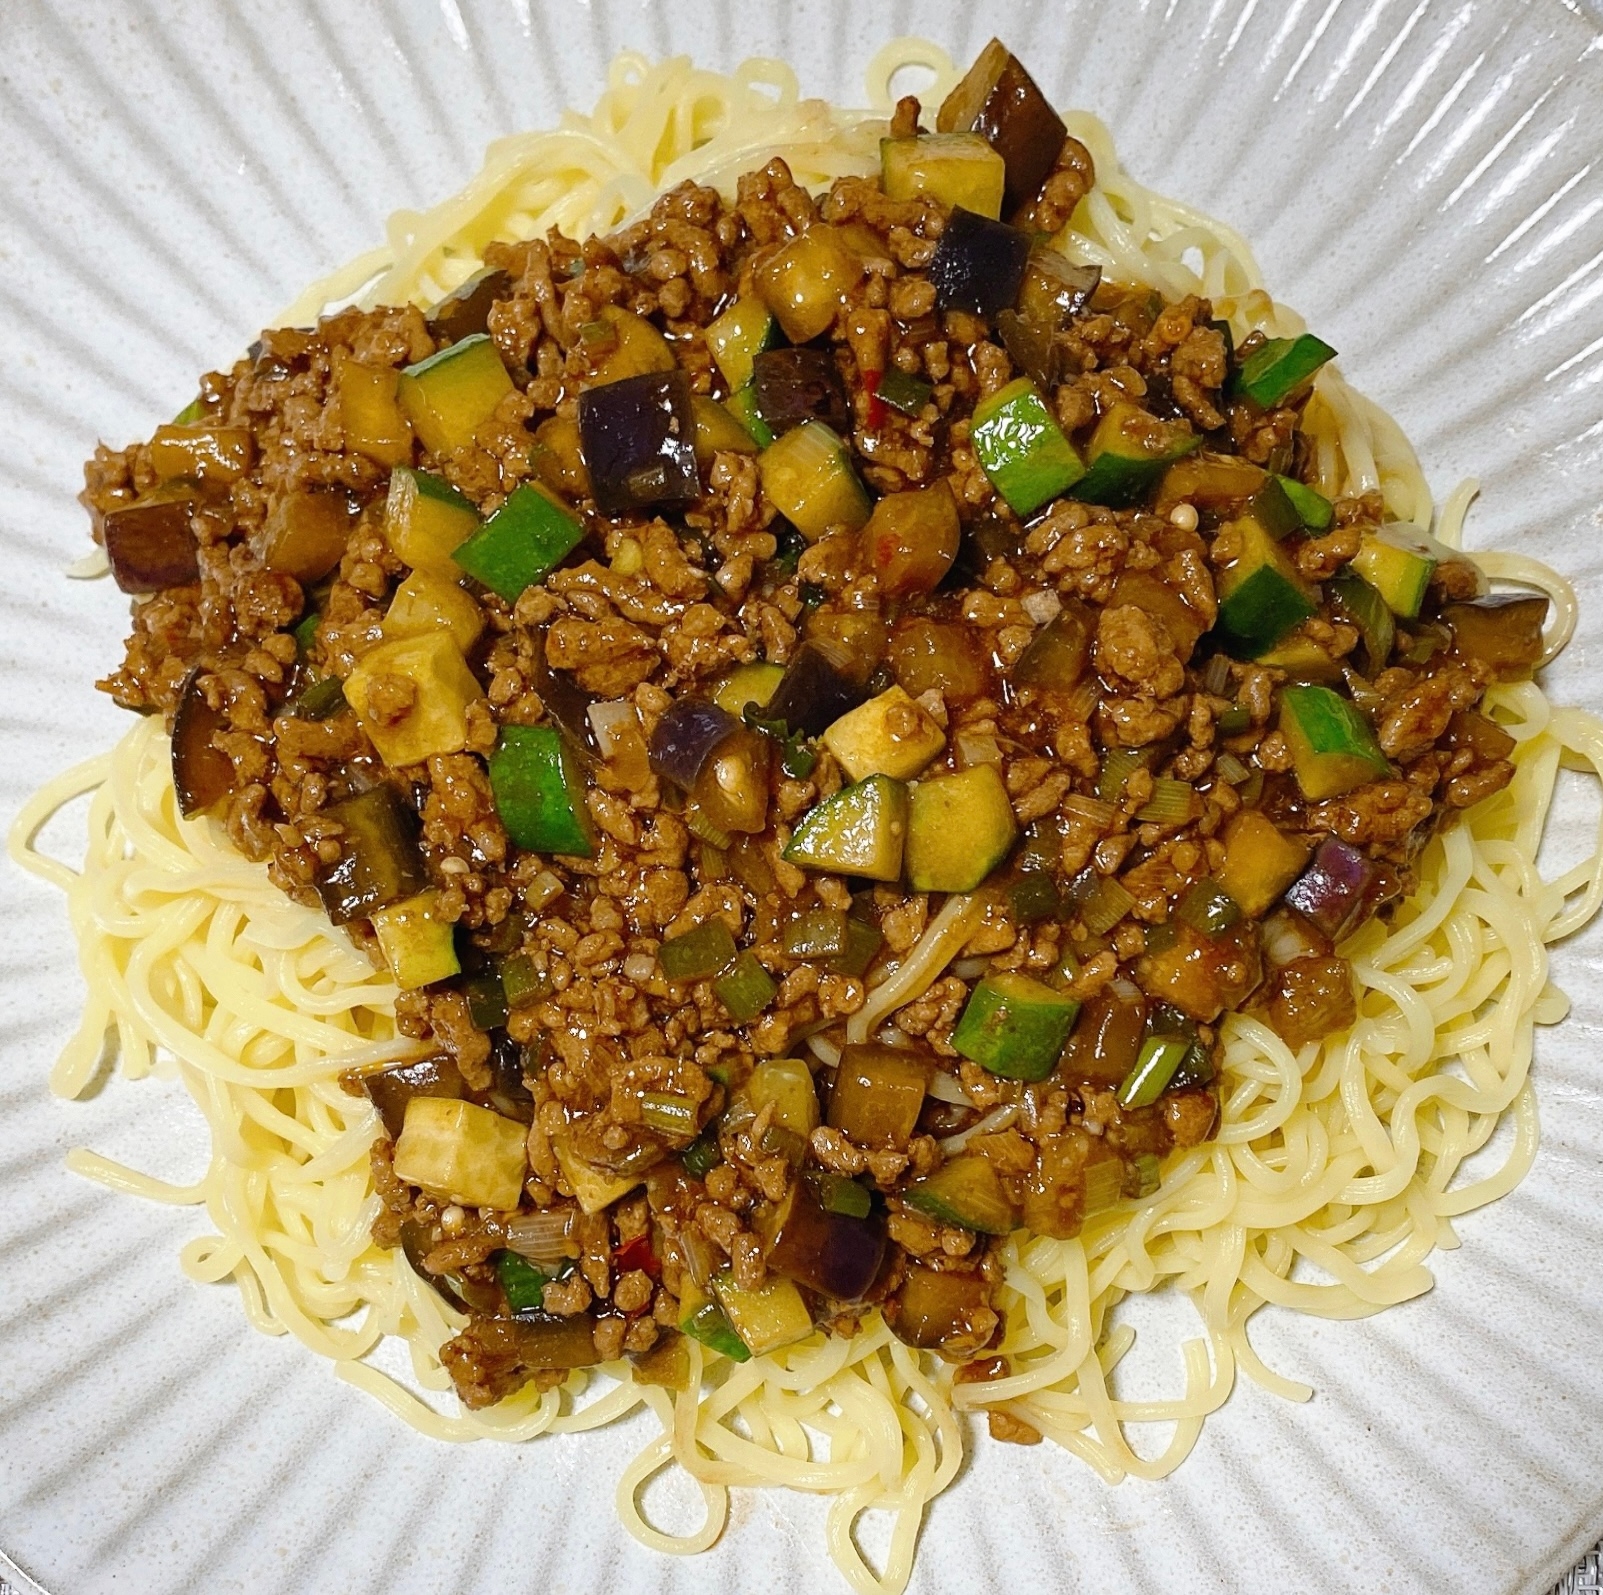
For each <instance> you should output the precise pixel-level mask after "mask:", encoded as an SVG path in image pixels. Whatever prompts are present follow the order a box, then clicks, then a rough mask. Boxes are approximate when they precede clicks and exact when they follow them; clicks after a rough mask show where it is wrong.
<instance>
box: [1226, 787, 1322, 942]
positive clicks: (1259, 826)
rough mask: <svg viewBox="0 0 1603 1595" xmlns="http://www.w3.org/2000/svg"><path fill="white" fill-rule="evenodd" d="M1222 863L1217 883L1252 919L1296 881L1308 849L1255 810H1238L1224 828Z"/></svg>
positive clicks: (1306, 857) (1263, 911) (1264, 910)
mask: <svg viewBox="0 0 1603 1595" xmlns="http://www.w3.org/2000/svg"><path fill="white" fill-rule="evenodd" d="M1224 844H1225V861H1224V867H1223V868H1222V869H1221V870H1220V871H1219V884H1220V886H1221V887H1223V888H1224V890H1225V891H1226V892H1228V893H1229V894H1230V898H1231V900H1232V901H1233V902H1235V903H1237V904H1239V905H1240V907H1241V911H1242V912H1243V913H1245V914H1251V915H1252V916H1253V917H1254V918H1257V917H1258V916H1259V915H1261V914H1264V913H1266V912H1267V911H1268V909H1269V906H1270V904H1272V903H1273V902H1274V900H1275V899H1276V898H1277V897H1279V896H1280V894H1281V893H1282V892H1283V891H1285V889H1286V888H1287V887H1288V886H1289V885H1290V884H1291V883H1292V882H1293V881H1294V880H1296V878H1297V876H1298V874H1299V873H1300V871H1301V870H1302V867H1303V865H1304V864H1306V863H1307V862H1308V848H1307V846H1306V845H1305V844H1304V843H1303V842H1301V841H1300V840H1299V839H1298V838H1297V837H1295V836H1287V835H1286V833H1285V832H1284V831H1282V830H1281V829H1280V827H1279V826H1277V825H1276V824H1275V823H1274V821H1272V820H1270V819H1269V818H1268V817H1267V816H1265V815H1264V814H1261V813H1260V812H1259V811H1258V810H1257V809H1242V810H1240V812H1238V813H1237V814H1236V815H1235V816H1234V817H1233V818H1232V819H1231V821H1230V823H1229V825H1227V826H1226V827H1225V833H1224Z"/></svg>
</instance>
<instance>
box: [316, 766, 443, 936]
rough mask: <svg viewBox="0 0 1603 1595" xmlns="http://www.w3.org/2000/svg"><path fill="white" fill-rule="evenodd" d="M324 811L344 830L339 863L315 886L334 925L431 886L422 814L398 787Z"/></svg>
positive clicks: (324, 872)
mask: <svg viewBox="0 0 1603 1595" xmlns="http://www.w3.org/2000/svg"><path fill="white" fill-rule="evenodd" d="M323 812H324V814H325V815H326V816H327V817H328V818H329V819H331V820H338V821H339V823H340V825H341V826H342V827H343V831H342V834H341V836H340V856H339V858H337V859H336V860H335V861H334V862H333V863H332V864H327V865H324V866H323V867H322V868H321V869H320V870H318V872H317V875H316V878H315V879H314V880H313V882H312V885H313V887H314V888H315V889H316V891H317V895H318V896H319V897H320V898H321V899H322V902H323V911H324V912H325V913H326V914H327V915H328V917H329V919H330V920H332V921H333V923H334V924H336V925H348V924H349V923H350V922H351V921H352V920H353V919H365V918H367V916H368V915H370V914H371V913H372V912H373V910H374V909H375V908H383V907H384V906H385V905H386V904H388V903H394V902H398V901H399V900H400V899H401V898H403V897H411V896H413V895H414V894H415V893H417V892H421V891H422V890H423V888H424V887H425V886H427V885H428V883H429V877H428V871H427V870H426V869H425V867H424V864H423V855H422V853H421V852H420V851H419V850H418V845H417V836H418V820H417V815H416V814H415V813H414V812H413V811H412V810H410V809H409V808H407V806H406V805H405V804H404V803H403V802H402V801H401V798H400V794H399V793H397V792H396V790H395V788H394V787H392V786H387V785H386V786H376V787H372V788H370V789H369V790H368V791H366V792H359V793H357V794H356V795H355V796H354V797H349V798H346V799H345V801H344V802H342V803H335V804H332V805H331V806H330V807H329V808H327V809H325V810H324V811H323Z"/></svg>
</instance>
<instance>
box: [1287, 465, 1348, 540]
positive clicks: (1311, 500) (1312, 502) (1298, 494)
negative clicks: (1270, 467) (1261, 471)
mask: <svg viewBox="0 0 1603 1595" xmlns="http://www.w3.org/2000/svg"><path fill="white" fill-rule="evenodd" d="M1275 481H1277V482H1278V483H1279V484H1280V490H1281V492H1283V493H1284V494H1285V495H1286V497H1287V498H1288V499H1289V500H1290V501H1291V507H1292V508H1293V509H1294V510H1295V511H1296V512H1297V517H1298V519H1299V520H1301V522H1302V523H1303V525H1304V526H1306V527H1307V528H1308V530H1309V531H1311V532H1322V531H1324V530H1325V528H1326V527H1327V526H1329V525H1330V523H1331V521H1332V520H1333V519H1334V517H1335V514H1336V506H1335V505H1334V504H1332V503H1331V502H1330V500H1329V499H1328V498H1326V497H1325V495H1324V494H1323V493H1316V492H1315V491H1314V489H1313V488H1311V487H1307V486H1305V485H1304V484H1303V483H1301V482H1299V481H1298V480H1297V479H1296V477H1294V476H1277V477H1276V478H1275Z"/></svg>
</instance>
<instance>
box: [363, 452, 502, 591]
mask: <svg viewBox="0 0 1603 1595" xmlns="http://www.w3.org/2000/svg"><path fill="white" fill-rule="evenodd" d="M478 524H479V512H478V511H477V510H476V509H474V507H473V506H472V504H470V503H469V502H468V501H467V499H465V498H464V497H463V496H462V495H461V494H460V493H458V492H457V490H456V489H455V488H454V487H452V486H451V484H450V483H449V482H447V481H444V480H443V479H442V478H440V477H438V476H431V475H430V474H429V473H428V472H427V471H413V470H408V469H407V468H406V467H405V466H400V467H397V468H396V469H395V470H394V471H392V472H391V473H390V492H389V497H388V498H387V499H386V500H385V503H384V539H385V541H386V542H387V543H388V544H389V545H390V549H391V551H392V552H393V553H394V555H395V557H396V558H397V559H398V560H400V561H401V563H402V564H403V565H410V566H411V567H412V568H413V569H414V570H438V571H444V572H445V573H446V574H447V575H450V576H455V575H456V566H455V565H453V564H452V563H451V555H452V554H454V553H455V552H456V549H457V546H458V544H460V543H461V542H462V541H463V540H464V539H465V538H467V537H470V536H471V535H472V533H473V530H474V528H475V527H476V526H477V525H478Z"/></svg>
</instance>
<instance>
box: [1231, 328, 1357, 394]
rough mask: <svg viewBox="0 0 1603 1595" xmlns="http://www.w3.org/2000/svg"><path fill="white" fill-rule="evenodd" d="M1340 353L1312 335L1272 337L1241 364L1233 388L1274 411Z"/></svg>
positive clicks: (1308, 333) (1309, 333)
mask: <svg viewBox="0 0 1603 1595" xmlns="http://www.w3.org/2000/svg"><path fill="white" fill-rule="evenodd" d="M1335 358H1336V351H1335V350H1334V349H1332V348H1331V347H1330V345H1329V344H1328V343H1326V342H1324V341H1323V340H1322V339H1320V338H1316V337H1314V335H1313V334H1312V333H1311V332H1305V333H1303V334H1302V335H1301V336H1300V337H1296V338H1271V339H1269V341H1268V342H1267V343H1264V344H1261V345H1260V346H1259V347H1258V348H1256V349H1254V350H1253V352H1252V353H1251V354H1250V355H1248V356H1247V358H1246V359H1245V360H1243V361H1242V362H1241V367H1240V369H1239V370H1238V371H1237V372H1236V376H1235V381H1234V382H1233V383H1232V385H1231V386H1232V388H1233V390H1234V391H1235V392H1237V393H1243V394H1245V395H1246V396H1247V397H1248V398H1249V399H1252V400H1254V401H1255V402H1256V403H1258V404H1261V405H1262V406H1263V407H1264V409H1266V410H1270V409H1273V408H1274V407H1275V405H1277V404H1284V403H1285V401H1286V400H1287V399H1289V398H1290V397H1291V396H1292V395H1293V394H1294V393H1296V392H1297V390H1298V389H1299V388H1301V387H1302V386H1303V385H1304V384H1305V383H1307V382H1308V381H1310V380H1311V379H1312V377H1313V375H1314V373H1315V372H1316V371H1318V369H1319V368H1320V367H1321V366H1322V365H1324V363H1325V362H1326V361H1327V360H1334V359H1335Z"/></svg>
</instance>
